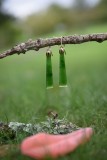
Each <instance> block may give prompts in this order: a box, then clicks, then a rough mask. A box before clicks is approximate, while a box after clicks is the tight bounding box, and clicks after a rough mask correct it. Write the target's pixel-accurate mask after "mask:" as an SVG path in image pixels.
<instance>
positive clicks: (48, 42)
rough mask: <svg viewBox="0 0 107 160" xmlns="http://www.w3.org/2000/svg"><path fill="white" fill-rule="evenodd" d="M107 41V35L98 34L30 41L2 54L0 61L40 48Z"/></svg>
mask: <svg viewBox="0 0 107 160" xmlns="http://www.w3.org/2000/svg"><path fill="white" fill-rule="evenodd" d="M106 40H107V33H98V34H97V33H96V34H87V35H72V36H65V37H57V38H49V39H37V40H35V41H33V40H31V39H30V40H28V41H27V42H25V43H21V44H19V45H16V46H14V47H13V48H11V49H9V50H7V51H5V52H3V53H1V54H0V59H2V58H5V57H7V56H10V55H13V54H18V55H19V54H21V53H23V54H25V53H26V52H27V51H29V50H35V51H38V50H39V49H40V48H44V47H48V46H55V45H61V42H62V44H80V43H84V42H90V41H96V42H99V43H101V42H103V41H106Z"/></svg>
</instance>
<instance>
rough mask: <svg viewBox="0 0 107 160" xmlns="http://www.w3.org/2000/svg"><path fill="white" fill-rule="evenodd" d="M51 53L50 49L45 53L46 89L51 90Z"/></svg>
mask: <svg viewBox="0 0 107 160" xmlns="http://www.w3.org/2000/svg"><path fill="white" fill-rule="evenodd" d="M51 56H52V51H51V50H50V49H48V50H47V52H46V88H47V89H48V88H53V73H52V62H51Z"/></svg>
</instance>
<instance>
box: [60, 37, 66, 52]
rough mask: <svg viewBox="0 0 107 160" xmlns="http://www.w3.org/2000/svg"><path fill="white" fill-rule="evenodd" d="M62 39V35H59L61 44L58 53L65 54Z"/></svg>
mask: <svg viewBox="0 0 107 160" xmlns="http://www.w3.org/2000/svg"><path fill="white" fill-rule="evenodd" d="M62 40H63V37H62V36H61V46H60V49H59V53H60V54H64V53H65V54H66V51H65V48H64V47H65V46H64V45H63V43H62Z"/></svg>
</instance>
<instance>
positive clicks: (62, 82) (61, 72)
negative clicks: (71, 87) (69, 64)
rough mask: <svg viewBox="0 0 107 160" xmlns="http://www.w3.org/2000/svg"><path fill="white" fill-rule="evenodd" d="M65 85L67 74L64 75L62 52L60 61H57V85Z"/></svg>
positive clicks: (64, 67)
mask: <svg viewBox="0 0 107 160" xmlns="http://www.w3.org/2000/svg"><path fill="white" fill-rule="evenodd" d="M66 86H67V76H66V66H65V57H64V53H60V63H59V87H66Z"/></svg>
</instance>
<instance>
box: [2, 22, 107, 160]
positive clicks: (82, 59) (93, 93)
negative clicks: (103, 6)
mask: <svg viewBox="0 0 107 160" xmlns="http://www.w3.org/2000/svg"><path fill="white" fill-rule="evenodd" d="M106 27H107V25H103V26H94V27H90V28H87V29H86V30H84V31H82V30H81V31H78V32H77V33H80V34H81V33H83V34H84V33H94V32H106ZM65 34H67V35H69V33H65ZM60 35H62V33H58V34H57V35H54V36H60ZM51 36H53V35H48V37H51ZM58 49H59V47H58V46H55V47H52V52H53V57H52V64H53V73H54V83H55V85H56V86H57V85H58V74H59V73H58V65H59V55H58ZM65 49H66V53H67V54H66V57H65V58H66V68H67V78H68V86H69V87H68V91H67V93H66V92H65V96H64V97H65V98H66V101H68V102H69V106H67V107H66V104H64V103H65V101H63V106H60V101H61V100H62V99H57V101H56V100H54V97H53V101H52V103H54V104H53V106H54V107H53V109H55V110H56V111H57V112H58V114H59V117H60V118H63V117H64V116H65V113H68V114H67V119H69V121H72V122H73V123H75V124H76V125H78V126H80V127H87V126H92V127H93V128H94V135H93V137H92V140H91V141H90V142H89V143H87V144H86V145H84V146H82V147H79V148H78V149H77V150H76V151H75V152H73V153H71V154H69V155H67V156H65V157H62V158H59V159H61V160H65V159H67V160H71V159H72V160H74V159H75V160H79V159H81V160H86V159H87V160H95V159H97V160H105V159H107V42H103V43H96V42H90V43H83V44H80V45H66V46H65ZM45 52H46V49H41V50H40V51H39V52H34V51H31V52H28V53H27V54H26V55H23V54H22V55H20V56H18V55H14V56H10V57H7V58H5V59H2V60H0V121H3V122H7V121H8V122H10V121H18V122H25V123H30V122H33V123H34V122H35V121H42V120H45V116H46V114H47V111H48V110H49V109H50V108H49V107H47V105H46V104H47V96H46V88H45V85H46V84H45V83H46V82H45V74H46V66H45V65H46V57H45V54H44V53H45ZM68 92H69V93H68ZM55 93H56V94H57V93H58V89H56V91H55ZM64 105H65V107H64ZM17 143H20V140H19V141H17ZM14 150H15V149H14ZM14 154H15V151H14V153H13V151H11V155H9V156H5V157H4V158H2V159H15V157H16V156H14ZM16 155H17V157H16V159H26V160H27V159H31V158H28V157H24V156H22V155H21V154H16Z"/></svg>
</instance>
